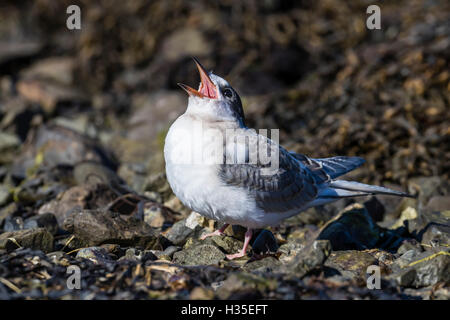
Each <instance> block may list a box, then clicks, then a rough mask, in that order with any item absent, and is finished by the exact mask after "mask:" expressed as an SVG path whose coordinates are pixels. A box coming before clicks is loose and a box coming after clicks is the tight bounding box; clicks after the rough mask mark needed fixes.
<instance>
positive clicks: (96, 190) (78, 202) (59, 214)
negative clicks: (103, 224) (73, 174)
mask: <svg viewBox="0 0 450 320" xmlns="http://www.w3.org/2000/svg"><path fill="white" fill-rule="evenodd" d="M116 197H117V195H116V193H115V192H114V191H113V190H111V188H110V187H109V186H107V185H105V184H87V185H86V184H85V185H80V186H75V187H72V188H70V189H68V190H66V191H64V192H61V193H60V194H58V196H57V197H56V199H54V200H51V201H49V202H47V203H45V204H44V205H42V206H41V207H40V208H39V211H38V213H39V214H43V213H47V212H51V213H53V214H54V215H55V217H56V220H57V221H58V224H59V225H61V226H62V224H63V223H64V220H65V219H66V218H67V217H69V216H70V215H71V214H72V213H73V212H75V211H79V210H83V209H87V208H92V209H97V208H103V207H105V206H106V205H108V204H109V203H110V202H111V201H112V200H113V199H115V198H116Z"/></svg>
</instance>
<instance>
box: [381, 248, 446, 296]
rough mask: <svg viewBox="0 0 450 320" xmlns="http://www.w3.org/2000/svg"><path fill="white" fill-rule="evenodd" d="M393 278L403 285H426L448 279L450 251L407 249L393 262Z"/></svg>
mask: <svg viewBox="0 0 450 320" xmlns="http://www.w3.org/2000/svg"><path fill="white" fill-rule="evenodd" d="M394 264H395V265H394V272H393V273H392V274H391V275H389V276H388V279H394V280H395V281H396V282H397V283H398V284H399V285H402V286H405V287H415V288H419V287H427V286H432V285H435V284H437V283H440V282H442V283H447V282H448V281H450V253H449V252H448V251H438V252H430V251H425V252H422V253H416V252H414V251H413V250H410V251H407V252H406V253H405V254H403V255H402V256H401V257H400V258H398V259H397V260H396V261H395V263H394Z"/></svg>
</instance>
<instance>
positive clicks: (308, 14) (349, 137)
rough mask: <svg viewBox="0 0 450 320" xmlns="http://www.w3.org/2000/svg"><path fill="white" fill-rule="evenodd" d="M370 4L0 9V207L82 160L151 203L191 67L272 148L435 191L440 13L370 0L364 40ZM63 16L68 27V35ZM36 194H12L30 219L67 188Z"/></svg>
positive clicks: (47, 2)
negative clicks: (268, 133) (330, 159)
mask: <svg viewBox="0 0 450 320" xmlns="http://www.w3.org/2000/svg"><path fill="white" fill-rule="evenodd" d="M372 2H373V1H351V2H349V1H331V0H320V1H312V0H310V1H274V0H264V1H256V0H254V1H234V0H222V1H144V0H142V1H140V0H133V1H72V0H71V1H51V0H35V1H2V3H1V5H0V120H1V121H0V132H1V133H0V151H1V156H0V173H1V174H0V178H1V181H3V186H2V190H3V193H4V196H3V198H4V199H3V198H2V199H3V200H2V199H0V205H4V204H6V203H8V201H10V200H11V192H10V187H11V186H12V187H16V186H18V185H20V184H21V183H22V184H23V182H24V181H25V180H26V179H27V177H30V175H31V176H32V175H33V174H35V173H36V172H37V171H38V170H40V169H42V168H54V167H55V165H58V166H60V167H61V166H62V167H64V166H69V167H70V166H73V165H75V164H77V163H78V162H80V161H83V160H95V161H97V162H101V163H102V165H104V166H106V167H108V168H109V169H112V170H113V171H116V172H117V173H118V174H119V176H120V177H121V178H123V179H124V180H125V181H126V183H127V184H128V185H129V186H130V187H131V188H132V189H133V190H135V191H137V192H144V191H146V190H147V191H151V190H152V186H153V182H154V181H155V179H156V180H157V179H158V178H154V177H155V176H157V177H160V176H161V174H163V172H164V162H163V157H162V148H163V142H164V136H165V133H166V131H167V129H168V127H169V126H170V124H171V122H172V121H173V120H174V119H176V117H177V116H178V115H180V114H181V113H183V112H184V110H185V108H186V104H187V97H186V95H185V93H184V92H182V90H180V89H179V88H178V87H177V85H176V83H177V82H182V83H186V84H189V85H191V86H194V87H195V86H197V84H198V82H199V78H198V73H197V71H196V69H195V64H194V63H193V62H192V60H191V58H190V57H191V56H195V57H197V58H198V59H200V61H201V62H202V64H203V65H205V66H206V67H207V68H208V69H211V70H214V72H215V73H217V74H219V75H221V76H223V77H225V78H226V79H228V80H229V82H230V83H231V84H232V85H233V87H234V88H236V90H237V91H238V92H239V93H240V95H241V97H242V99H243V104H244V110H245V113H246V117H247V122H248V125H249V126H250V127H254V128H268V129H272V128H278V129H280V140H281V143H282V144H283V145H284V146H285V147H286V148H288V149H291V150H293V151H296V152H301V153H305V154H307V155H309V156H311V157H327V156H333V155H358V156H362V157H364V158H366V159H367V164H365V165H364V166H363V167H362V168H361V169H360V170H357V171H356V172H355V173H354V174H352V177H354V178H356V179H359V180H361V181H362V182H365V183H375V184H384V185H388V186H393V187H397V188H403V189H405V188H409V189H410V191H413V190H411V188H413V186H411V183H410V182H411V181H415V180H414V179H417V178H419V177H434V179H435V180H433V181H434V182H433V183H434V184H437V185H441V184H445V183H446V182H447V181H448V178H449V169H450V147H449V146H450V139H449V138H450V127H449V124H450V107H449V99H450V95H449V91H450V90H449V89H450V85H449V76H450V75H449V55H450V24H449V21H450V4H449V2H448V1H445V0H443V1H436V0H413V1H395V2H392V1H379V2H377V4H378V5H379V6H380V7H381V25H382V29H381V30H368V29H367V28H366V18H367V17H368V15H367V14H366V8H367V7H368V6H369V5H370V4H373V3H372ZM71 4H76V5H78V6H79V7H80V8H81V30H68V28H67V27H66V20H67V18H68V17H69V14H67V13H66V9H67V7H68V6H69V5H71ZM59 174H60V175H61V173H59ZM411 179H412V180H411ZM436 179H437V180H436ZM44 180H45V179H44ZM43 185H45V183H41V184H40V185H39V186H40V187H42V186H43ZM36 188H38V187H35V189H34V191H33V192H30V193H31V194H32V196H31V195H29V194H28V195H27V196H29V197H31V198H32V199H28V198H26V197H25V198H23V199H22V198H20V195H21V193H20V192H19V193H17V191H14V192H15V194H13V195H14V196H15V199H16V200H17V199H19V200H21V201H23V203H27V201H29V202H28V203H33V206H35V205H37V206H39V204H42V201H45V199H48V197H50V198H51V197H53V196H54V195H55V194H58V192H59V191H61V190H60V189H58V188H63V189H64V188H65V187H61V186H60V187H58V188H56V187H55V188H51V187H48V188H46V191H42V192H41V191H36V190H37V189H36ZM39 190H41V189H39ZM49 190H50V191H49ZM39 192H41V193H43V195H42V194H41V195H39V196H38V199H35V198H36V197H37V196H36V193H39ZM5 199H10V200H5ZM37 200H40V201H41V202H39V201H38V203H36V202H35V201H37Z"/></svg>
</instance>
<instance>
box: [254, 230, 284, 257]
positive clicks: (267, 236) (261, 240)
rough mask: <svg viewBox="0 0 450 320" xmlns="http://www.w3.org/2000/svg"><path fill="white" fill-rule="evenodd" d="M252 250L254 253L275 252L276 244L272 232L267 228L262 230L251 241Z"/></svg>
mask: <svg viewBox="0 0 450 320" xmlns="http://www.w3.org/2000/svg"><path fill="white" fill-rule="evenodd" d="M252 250H253V252H254V253H256V254H264V253H273V252H276V251H277V250H278V244H277V240H276V239H275V237H274V235H273V233H272V232H270V231H269V230H262V231H261V232H260V233H259V234H258V235H257V237H256V239H255V241H253V244H252Z"/></svg>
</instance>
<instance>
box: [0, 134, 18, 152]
mask: <svg viewBox="0 0 450 320" xmlns="http://www.w3.org/2000/svg"><path fill="white" fill-rule="evenodd" d="M20 143H21V142H20V139H19V137H18V136H17V135H15V134H13V133H7V132H2V131H0V151H1V152H5V151H7V150H8V149H15V148H17V147H19V145H20Z"/></svg>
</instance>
